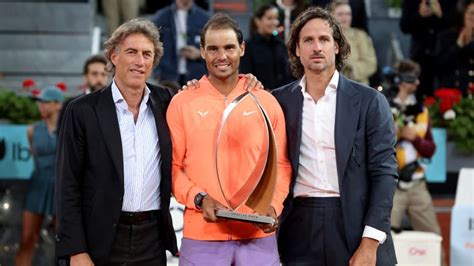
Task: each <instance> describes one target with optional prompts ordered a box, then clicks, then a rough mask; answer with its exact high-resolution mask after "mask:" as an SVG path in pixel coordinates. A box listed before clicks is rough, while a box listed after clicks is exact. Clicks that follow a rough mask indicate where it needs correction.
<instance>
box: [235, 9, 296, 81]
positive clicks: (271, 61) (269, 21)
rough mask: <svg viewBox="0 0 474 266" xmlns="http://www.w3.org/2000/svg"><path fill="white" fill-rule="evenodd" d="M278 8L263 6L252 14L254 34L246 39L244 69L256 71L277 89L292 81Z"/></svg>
mask: <svg viewBox="0 0 474 266" xmlns="http://www.w3.org/2000/svg"><path fill="white" fill-rule="evenodd" d="M278 23H279V22H278V9H277V8H276V6H274V5H272V4H266V5H263V6H261V7H260V8H259V9H258V10H257V11H256V12H255V14H254V16H253V17H252V18H251V21H250V25H251V26H250V33H251V37H250V39H248V40H247V41H246V42H245V55H244V56H243V57H242V62H241V64H240V72H242V73H252V74H254V75H255V76H256V77H257V79H258V80H260V81H261V82H262V83H263V86H264V87H265V88H266V89H270V90H272V89H275V88H278V87H280V86H283V85H285V84H286V83H288V82H290V81H291V75H290V66H289V63H288V52H287V50H286V46H285V44H284V43H283V41H282V40H281V39H280V38H278V37H277V26H278Z"/></svg>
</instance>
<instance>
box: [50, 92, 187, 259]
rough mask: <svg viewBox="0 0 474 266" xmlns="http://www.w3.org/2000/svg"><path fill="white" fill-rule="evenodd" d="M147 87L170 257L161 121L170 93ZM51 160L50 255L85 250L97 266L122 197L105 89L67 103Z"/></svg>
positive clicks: (167, 165)
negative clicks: (53, 214)
mask: <svg viewBox="0 0 474 266" xmlns="http://www.w3.org/2000/svg"><path fill="white" fill-rule="evenodd" d="M147 86H148V88H150V91H151V92H150V98H149V101H148V104H149V105H150V107H151V110H152V112H153V115H154V118H155V122H156V129H157V131H158V138H159V145H160V152H161V158H162V162H161V165H160V171H161V181H160V186H159V189H160V203H161V206H160V209H161V211H162V213H163V216H162V217H163V221H161V222H162V224H163V243H164V246H165V248H166V249H167V250H169V251H170V252H171V253H172V254H176V253H177V251H178V249H177V246H176V235H175V233H174V229H173V224H172V221H171V214H170V212H169V205H170V197H171V154H172V147H171V138H170V135H169V129H168V124H167V123H166V120H165V114H166V110H167V108H168V104H169V102H170V100H171V94H170V93H169V92H168V90H166V89H163V88H160V87H156V86H153V85H151V84H147ZM57 157H58V159H57V179H56V184H55V185H56V208H57V222H58V230H57V236H56V256H57V257H64V258H66V259H67V258H68V257H69V255H71V254H75V253H80V252H88V253H89V255H90V256H91V258H92V260H93V261H94V263H95V265H103V264H104V263H105V261H106V260H107V258H108V255H109V253H110V251H111V248H112V244H113V240H114V236H115V232H116V225H117V223H118V222H119V217H120V213H121V211H122V204H123V194H124V173H123V155H122V141H121V139H120V127H119V123H118V119H117V113H116V110H115V104H114V101H113V98H112V89H111V85H109V86H108V87H106V88H104V89H102V90H99V91H96V92H93V93H90V94H87V95H84V96H82V97H79V98H77V99H75V100H74V101H72V102H71V103H70V104H69V105H68V107H67V109H66V113H65V116H64V121H63V124H62V128H61V131H60V136H59V143H58V156H57Z"/></svg>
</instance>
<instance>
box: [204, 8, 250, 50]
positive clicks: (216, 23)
mask: <svg viewBox="0 0 474 266" xmlns="http://www.w3.org/2000/svg"><path fill="white" fill-rule="evenodd" d="M223 29H232V30H233V31H234V32H235V35H236V36H237V41H238V42H239V44H242V42H243V41H244V35H243V34H242V30H240V27H239V24H237V22H235V20H233V19H232V18H231V17H230V16H229V15H227V14H224V13H216V14H215V15H214V16H212V17H211V18H210V19H209V21H208V22H207V23H206V25H204V28H202V31H201V47H205V46H206V43H205V38H206V33H207V31H208V30H223Z"/></svg>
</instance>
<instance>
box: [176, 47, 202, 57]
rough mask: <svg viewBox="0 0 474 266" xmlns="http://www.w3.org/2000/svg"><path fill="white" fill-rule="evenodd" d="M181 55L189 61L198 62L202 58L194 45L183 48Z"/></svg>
mask: <svg viewBox="0 0 474 266" xmlns="http://www.w3.org/2000/svg"><path fill="white" fill-rule="evenodd" d="M181 55H182V56H183V57H184V58H186V59H189V60H197V59H199V58H200V57H201V51H199V49H198V48H196V47H195V46H192V45H186V46H184V47H183V48H181Z"/></svg>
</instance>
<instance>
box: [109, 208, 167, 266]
mask: <svg viewBox="0 0 474 266" xmlns="http://www.w3.org/2000/svg"><path fill="white" fill-rule="evenodd" d="M161 221H162V217H161V214H160V216H158V217H153V219H150V220H147V221H143V222H140V223H136V224H128V223H125V224H124V223H119V224H118V225H117V232H116V234H115V240H114V243H113V246H112V251H111V253H110V255H109V259H108V261H107V263H106V264H105V265H106V266H119V265H120V266H125V265H126V266H160V265H166V252H165V247H164V242H163V237H164V235H163V226H162V223H161Z"/></svg>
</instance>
